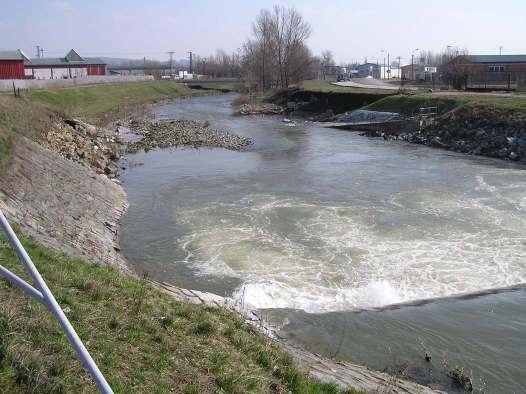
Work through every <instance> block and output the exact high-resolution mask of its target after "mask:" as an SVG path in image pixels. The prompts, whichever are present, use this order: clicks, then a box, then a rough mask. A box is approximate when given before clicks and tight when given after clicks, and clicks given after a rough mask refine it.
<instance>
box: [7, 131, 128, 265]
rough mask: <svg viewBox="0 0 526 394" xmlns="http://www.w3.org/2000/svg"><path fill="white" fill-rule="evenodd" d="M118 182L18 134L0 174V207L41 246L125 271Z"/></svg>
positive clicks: (122, 202) (123, 203) (123, 205)
mask: <svg viewBox="0 0 526 394" xmlns="http://www.w3.org/2000/svg"><path fill="white" fill-rule="evenodd" d="M127 207H128V202H127V198H126V193H125V192H124V190H123V189H122V188H121V186H120V185H118V184H117V183H115V182H114V181H112V180H110V179H109V178H108V177H107V176H106V175H104V174H97V173H96V172H95V171H94V170H92V169H91V168H90V167H89V166H87V165H85V164H83V163H82V164H81V163H80V162H75V161H73V160H70V159H67V158H66V157H65V155H63V154H61V153H58V152H55V151H53V150H50V149H46V148H44V147H42V146H41V145H40V144H38V143H36V142H33V141H30V140H28V139H26V138H20V139H19V140H18V141H17V143H16V145H15V148H14V152H13V156H12V161H11V163H10V165H9V168H8V169H7V170H6V171H5V172H4V173H3V174H1V175H0V209H2V211H3V212H4V213H5V214H6V216H7V218H8V220H10V221H11V222H12V223H13V224H14V223H16V224H17V225H18V226H19V227H20V229H21V230H22V231H24V233H25V234H28V235H29V236H31V237H33V238H34V239H35V240H36V241H38V242H39V243H41V244H43V245H44V246H47V247H51V248H53V249H56V250H60V251H63V252H65V253H67V254H69V255H70V256H73V257H77V258H81V259H84V260H87V261H91V262H93V263H96V264H100V263H105V264H108V265H112V266H114V267H117V268H118V269H119V270H121V271H128V267H127V265H126V263H125V261H124V259H123V258H122V257H121V256H120V254H119V253H118V250H119V247H118V234H119V225H118V223H119V219H120V217H121V215H122V214H123V213H124V212H125V211H126V209H127Z"/></svg>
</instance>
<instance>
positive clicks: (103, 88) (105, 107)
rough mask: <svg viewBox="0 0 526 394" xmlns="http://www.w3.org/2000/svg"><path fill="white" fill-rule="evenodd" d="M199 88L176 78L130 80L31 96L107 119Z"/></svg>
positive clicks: (89, 116) (90, 117)
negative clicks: (176, 80)
mask: <svg viewBox="0 0 526 394" xmlns="http://www.w3.org/2000/svg"><path fill="white" fill-rule="evenodd" d="M195 93H196V92H195V91H193V90H192V89H190V88H188V87H187V86H185V85H184V84H180V83H176V82H173V81H151V82H150V81H148V82H128V83H116V84H103V85H92V86H80V87H74V88H63V89H52V90H32V91H29V92H28V93H27V96H28V97H29V99H30V100H31V101H33V102H35V103H39V104H42V105H44V106H46V107H48V108H51V109H53V110H58V111H62V112H66V113H69V114H72V115H75V116H78V117H80V118H82V119H84V120H87V121H89V122H99V121H103V120H104V119H105V118H106V117H107V116H108V114H109V113H112V112H116V111H117V112H118V111H122V110H123V109H125V108H126V107H130V106H135V105H140V104H144V103H150V102H155V101H160V100H165V99H169V98H174V97H179V96H189V95H192V94H195Z"/></svg>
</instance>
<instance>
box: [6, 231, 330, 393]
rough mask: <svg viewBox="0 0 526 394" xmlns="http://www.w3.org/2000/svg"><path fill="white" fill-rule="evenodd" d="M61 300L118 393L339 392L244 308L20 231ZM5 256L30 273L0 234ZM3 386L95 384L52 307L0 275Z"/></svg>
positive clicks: (68, 388) (45, 389)
mask: <svg viewBox="0 0 526 394" xmlns="http://www.w3.org/2000/svg"><path fill="white" fill-rule="evenodd" d="M22 242H23V244H24V245H25V247H26V248H27V250H28V252H29V254H30V255H31V256H32V258H33V260H34V262H35V264H36V265H37V267H38V269H39V270H40V272H41V273H42V275H43V277H44V278H45V280H46V281H47V283H48V285H49V287H50V288H51V290H52V292H53V293H54V294H55V297H56V298H57V301H58V302H59V304H60V305H61V307H62V308H63V309H64V311H65V312H66V315H67V316H68V318H69V319H70V321H71V323H72V324H73V326H74V327H75V329H76V330H77V332H78V334H79V336H80V337H81V338H82V340H83V341H84V343H85V345H86V347H87V348H88V350H89V351H90V352H91V354H92V356H93V358H94V359H95V361H96V363H97V364H98V365H99V367H100V369H101V371H102V372H103V373H104V374H105V376H106V378H107V379H108V381H109V382H110V384H111V386H112V387H113V389H114V390H115V391H116V392H117V393H129V392H141V393H142V392H151V393H167V392H173V391H175V392H182V393H216V392H228V393H241V392H254V393H266V392H268V393H270V392H283V393H284V392H292V393H312V394H314V393H337V392H339V391H338V389H337V388H336V387H335V386H334V385H330V384H321V383H318V382H315V381H312V380H309V379H307V378H306V377H305V376H304V375H303V374H301V373H300V372H299V371H298V370H297V369H296V367H295V366H294V363H293V361H292V360H291V358H290V357H289V356H288V355H287V354H286V353H284V352H283V351H282V350H281V349H280V348H279V347H278V346H276V345H275V344H274V343H272V342H270V341H269V340H268V339H266V338H265V337H263V336H261V335H259V334H258V333H256V332H255V331H254V329H252V328H251V327H250V326H247V325H246V324H245V323H244V321H242V320H241V319H240V318H239V316H237V315H235V314H233V313H231V312H228V311H226V310H222V309H210V308H205V307H202V306H196V305H191V304H186V303H182V302H178V301H175V300H173V299H172V298H170V297H169V296H168V295H166V294H164V293H163V292H161V291H159V290H157V289H155V288H153V287H151V286H150V285H148V284H146V283H145V282H143V281H141V280H138V279H134V278H131V277H126V276H123V275H121V274H120V273H118V272H117V271H115V270H114V269H112V268H108V267H104V266H96V265H91V264H87V263H84V262H82V261H78V260H74V259H70V258H68V257H66V256H64V255H62V254H57V253H55V252H53V251H51V250H49V249H46V248H43V247H41V246H39V245H38V244H36V243H35V242H33V241H32V240H30V239H28V238H27V237H22ZM0 264H2V265H3V266H5V267H7V268H9V269H11V270H13V271H15V272H16V273H18V274H19V275H21V276H23V277H25V278H26V279H27V275H26V274H25V273H24V272H23V270H22V269H21V265H20V263H19V262H18V259H17V257H16V255H15V253H14V251H13V250H12V249H11V248H10V247H9V246H8V244H7V241H6V239H5V237H4V236H3V235H2V236H0ZM0 299H1V300H2V301H1V302H0V387H1V388H2V391H3V392H9V393H25V392H34V393H69V392H84V393H90V392H95V391H96V389H95V386H94V384H93V383H92V381H91V380H90V378H89V376H88V375H87V373H86V372H85V371H84V369H83V367H82V365H81V363H80V362H79V360H78V359H77V357H76V356H75V354H74V352H73V350H72V348H71V346H70V345H69V343H68V342H67V340H66V338H65V337H64V335H63V333H62V331H61V330H60V328H59V326H58V324H57V323H56V322H55V321H54V319H53V318H52V316H51V313H50V312H49V311H48V310H47V309H46V308H45V307H43V306H42V305H40V304H38V303H37V302H36V301H33V300H31V299H30V298H29V297H28V296H26V295H25V294H23V293H22V291H20V290H19V289H17V288H15V287H13V286H11V285H9V284H8V282H7V281H5V280H3V279H0Z"/></svg>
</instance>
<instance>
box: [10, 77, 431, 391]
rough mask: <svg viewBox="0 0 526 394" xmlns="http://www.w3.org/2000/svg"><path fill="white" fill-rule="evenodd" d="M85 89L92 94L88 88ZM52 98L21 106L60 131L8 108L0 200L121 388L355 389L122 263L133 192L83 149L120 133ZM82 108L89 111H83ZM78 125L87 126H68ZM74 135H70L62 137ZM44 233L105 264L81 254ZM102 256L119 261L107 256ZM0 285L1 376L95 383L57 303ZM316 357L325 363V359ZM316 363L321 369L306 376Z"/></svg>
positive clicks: (71, 385) (51, 385)
mask: <svg viewBox="0 0 526 394" xmlns="http://www.w3.org/2000/svg"><path fill="white" fill-rule="evenodd" d="M121 86H122V85H121ZM86 89H89V88H86ZM99 93H100V92H99ZM61 94H66V95H68V94H71V93H69V92H47V93H46V96H45V97H56V96H57V95H58V97H60V95H61ZM75 94H76V95H79V96H81V97H82V96H84V93H83V92H82V91H78V92H77V93H75ZM24 100H26V99H24ZM79 101H81V99H79ZM50 102H51V101H48V103H47V105H46V107H47V108H43V107H42V106H40V105H38V104H36V103H35V102H33V101H31V100H27V101H24V102H20V101H18V102H17V103H16V104H15V105H22V108H21V109H24V108H23V107H24V105H23V104H25V105H27V107H26V108H25V111H26V112H27V111H30V112H32V113H34V114H35V118H34V121H35V124H37V123H38V122H39V121H43V120H44V119H47V118H49V119H48V120H49V123H44V124H42V126H44V125H45V126H48V125H50V126H52V127H56V123H54V122H56V121H57V119H62V120H63V121H64V123H63V124H61V127H60V128H59V129H56V128H55V129H53V130H54V132H53V133H49V132H45V131H49V130H48V129H46V127H42V129H36V130H34V131H33V132H32V133H31V134H28V135H27V136H20V135H16V136H15V135H13V130H16V129H21V125H20V124H19V122H18V120H17V119H16V118H14V117H13V115H12V114H11V113H10V112H9V111H7V114H8V116H7V119H8V120H9V121H10V123H9V125H10V126H9V127H7V126H5V123H4V124H3V125H4V128H3V129H2V134H3V135H9V138H11V137H13V139H12V140H11V141H12V142H13V143H12V144H11V145H10V146H9V160H6V162H5V167H4V168H5V170H4V173H3V176H2V177H1V178H0V190H1V194H0V202H1V206H2V210H3V211H4V212H5V213H6V215H7V217H8V218H9V220H11V221H12V222H13V223H16V224H17V225H18V226H19V228H20V229H21V230H22V232H23V233H26V234H29V235H31V236H32V237H33V238H34V239H36V240H37V241H38V242H35V241H33V240H32V239H30V238H28V237H23V243H24V244H25V245H26V247H27V248H28V252H29V254H30V255H31V256H32V257H33V259H34V261H35V263H36V265H37V267H38V268H39V269H40V270H41V272H42V274H43V276H44V278H46V281H47V282H48V284H49V286H50V288H51V289H52V291H53V292H54V293H55V295H56V297H57V300H58V301H59V303H60V304H61V305H62V306H63V308H65V310H66V313H67V315H68V317H69V318H70V319H71V321H72V323H73V325H74V326H75V327H76V328H77V330H78V332H79V334H80V336H81V337H82V338H83V339H84V341H85V344H86V346H87V347H88V349H90V351H91V352H92V355H93V356H94V359H95V360H96V362H97V363H98V364H99V366H100V367H101V370H102V371H103V373H105V375H106V377H107V378H108V380H109V382H110V384H111V385H112V386H113V387H114V389H115V390H116V391H117V392H125V391H127V390H129V389H130V388H132V389H133V390H135V391H139V392H143V391H151V390H161V391H163V390H164V391H168V390H169V389H170V388H172V387H178V388H180V390H181V391H182V392H188V393H193V392H217V391H218V390H223V391H227V392H244V391H256V392H285V391H290V392H294V393H304V392H313V393H334V392H340V391H342V390H343V391H345V392H351V393H352V392H354V391H353V389H346V388H342V387H339V386H338V385H337V384H340V385H342V383H341V381H340V382H338V381H337V380H336V382H335V383H334V380H335V379H334V377H333V378H330V374H328V375H327V374H324V373H322V369H323V368H322V367H320V366H319V365H318V367H317V368H314V367H313V365H314V364H313V363H304V364H303V365H302V370H301V372H300V371H299V370H298V369H297V368H296V366H295V363H294V361H293V359H292V358H291V357H290V356H289V355H288V354H287V351H286V349H285V350H284V349H283V347H282V346H281V345H279V344H277V343H274V342H273V341H271V340H270V339H268V338H265V337H264V336H262V335H259V334H257V333H256V332H255V331H254V330H253V329H252V328H251V327H250V326H248V325H246V324H245V323H244V322H243V320H242V319H240V317H239V315H236V314H235V313H232V312H229V311H226V310H224V309H222V308H218V309H214V310H211V309H209V308H208V307H206V306H204V305H201V306H192V305H190V304H189V303H188V302H187V301H188V300H184V301H174V300H172V299H170V298H169V297H166V296H164V295H163V294H162V293H161V292H160V290H157V289H155V288H153V287H151V286H150V285H148V284H146V283H145V282H143V281H140V280H138V279H135V278H133V277H129V276H127V275H125V276H123V275H122V274H121V273H119V272H118V271H121V272H125V273H130V272H129V271H130V270H129V267H128V266H127V264H126V262H124V260H123V259H122V257H120V254H119V253H118V252H119V246H118V244H117V240H118V230H119V219H120V216H121V215H122V214H123V212H124V211H125V210H126V207H127V201H126V200H127V199H126V194H125V193H124V191H123V189H122V188H121V186H120V185H119V184H118V182H114V181H112V180H110V179H109V178H108V176H109V175H111V174H107V173H106V171H102V172H104V173H100V174H97V173H96V171H95V170H96V167H93V163H91V161H90V157H89V156H88V155H86V154H81V152H82V151H81V150H78V147H79V146H80V145H82V144H87V145H88V146H89V147H90V148H91V149H92V150H93V151H98V150H101V151H102V150H105V149H100V148H97V149H95V148H96V147H99V146H100V144H101V143H102V142H103V141H105V140H106V138H108V141H105V142H107V143H110V144H114V143H115V144H118V141H117V140H114V141H111V138H110V137H109V136H106V137H103V136H102V135H101V134H100V129H99V128H97V127H94V126H91V125H89V124H87V123H85V122H84V121H79V120H73V119H72V118H68V117H66V118H64V117H62V116H63V114H59V113H57V112H55V111H54V110H52V108H53V107H52V104H49V103H50ZM59 102H60V100H59ZM79 105H80V104H79ZM97 108H98V109H97V110H95V109H94V108H92V109H91V110H90V111H88V112H84V113H90V114H91V115H89V116H87V117H86V118H84V119H94V118H98V119H101V120H104V121H107V120H108V117H107V116H104V114H103V112H100V111H101V110H102V108H106V107H105V106H99V105H97ZM115 110H116V111H118V108H117V107H116V108H115ZM79 113H83V112H82V111H74V112H73V114H75V115H77V116H78V114H79ZM91 116H93V118H92V117H91ZM4 120H5V119H4ZM66 120H67V121H66ZM11 126H13V127H11ZM28 126H31V124H29V125H28ZM67 127H69V128H67ZM64 128H67V129H64ZM77 134H78V135H80V136H81V137H79V138H76V137H73V138H72V139H70V138H69V137H65V136H67V135H70V136H76V135H77ZM43 136H45V137H46V139H45V140H43V139H42V138H43ZM53 136H55V137H56V139H53V138H54V137H53ZM50 138H51V140H50ZM64 138H66V140H67V141H68V142H70V143H71V145H68V144H63V142H64V141H65V140H64ZM32 139H33V140H32ZM80 142H82V143H80ZM46 144H47V145H46ZM65 146H66V147H68V146H69V147H70V148H71V147H73V146H74V148H73V150H71V149H65ZM107 152H110V150H107ZM112 154H113V153H109V154H108V155H112ZM108 157H109V156H108ZM112 160H113V161H114V160H115V157H114V158H113V159H112ZM42 244H44V245H46V246H47V247H50V248H51V249H55V250H60V251H62V252H65V253H67V254H68V255H70V256H74V257H77V258H80V259H82V260H87V261H90V262H91V263H94V264H88V263H85V262H83V261H80V260H75V259H71V258H69V257H67V256H66V255H62V254H60V253H57V252H53V251H52V250H51V249H48V248H47V247H44V246H42ZM0 257H1V260H2V265H4V266H6V267H7V268H9V269H12V270H13V271H14V272H16V273H18V274H20V275H21V276H22V277H24V276H25V275H24V273H23V272H21V271H20V265H19V264H18V263H17V258H16V256H15V254H14V252H13V251H12V250H11V249H10V248H9V246H8V244H7V242H6V240H5V238H3V237H1V238H0ZM101 263H104V264H105V265H109V266H113V267H114V268H110V267H104V266H99V264H101ZM0 292H2V293H3V294H2V298H3V299H8V300H9V302H8V303H2V305H1V306H0V308H1V309H0V323H1V324H0V350H1V353H0V355H1V356H2V357H1V358H0V383H1V385H2V387H7V388H9V390H14V391H16V390H22V391H27V390H33V389H35V388H38V389H39V390H43V391H51V390H55V391H56V390H58V391H65V392H68V391H79V390H83V391H88V392H90V391H93V390H94V386H93V385H91V383H90V379H89V377H88V376H87V375H86V374H85V372H84V370H83V368H82V366H81V364H80V363H79V362H78V360H77V359H76V357H75V356H74V354H73V352H72V350H71V349H70V347H69V345H68V343H67V342H66V340H65V338H64V337H63V336H62V335H61V332H60V330H59V329H58V327H57V326H56V324H55V323H54V322H53V320H52V319H51V317H50V316H49V314H48V313H47V311H46V310H45V309H44V308H43V307H41V306H38V305H34V302H33V301H31V300H29V299H26V298H25V296H24V295H23V294H22V293H21V292H20V291H19V290H17V289H16V288H13V287H10V286H2V287H0ZM14 305H17V307H16V308H15V307H14ZM20 305H23V308H20ZM130 311H133V314H132V316H133V317H132V318H131V317H130ZM28 328H29V331H28ZM138 344H140V345H139V346H138ZM196 349H198V351H196ZM123 354H126V355H127V357H122V355H123ZM310 357H311V358H312V357H313V356H312V355H311V356H310ZM315 359H316V360H317V361H316V362H317V363H318V364H319V363H322V364H323V360H322V359H317V358H315ZM182 365H184V368H182V367H181V366H182ZM313 368H314V369H313ZM328 370H330V368H329V369H328ZM203 371H206V372H203ZM310 371H312V374H313V377H314V378H315V379H314V380H313V379H311V378H307V374H309V373H310ZM361 371H362V372H361V373H360V374H359V375H357V376H355V377H354V379H356V384H355V386H356V387H365V388H367V387H374V386H364V385H363V384H368V385H370V384H373V383H374V380H371V379H370V376H375V374H377V373H375V372H370V373H368V372H367V370H366V369H363V370H361ZM367 376H369V378H368V377H367ZM378 376H380V375H378ZM318 379H321V380H325V381H328V382H329V383H319V381H318ZM382 381H383V382H382ZM330 382H333V383H330ZM360 382H362V383H360ZM380 382H382V383H381V384H382V386H378V387H385V385H386V384H388V386H387V387H393V390H395V391H393V392H396V390H397V389H396V387H398V386H399V385H400V387H414V390H415V391H414V392H425V389H420V388H419V386H417V385H413V384H411V383H404V382H398V380H397V379H391V378H390V377H389V376H387V375H385V376H384V375H381V376H380ZM347 383H349V382H347ZM360 384H361V385H360ZM422 390H424V391H422Z"/></svg>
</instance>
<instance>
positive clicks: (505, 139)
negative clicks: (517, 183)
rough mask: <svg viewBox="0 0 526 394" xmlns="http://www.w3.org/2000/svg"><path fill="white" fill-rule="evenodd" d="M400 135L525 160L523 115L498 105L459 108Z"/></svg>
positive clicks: (413, 139)
mask: <svg viewBox="0 0 526 394" xmlns="http://www.w3.org/2000/svg"><path fill="white" fill-rule="evenodd" d="M401 138H402V139H404V140H406V141H409V142H414V143H419V144H424V145H429V146H434V147H439V148H444V149H449V150H454V151H457V152H462V153H467V154H472V155H481V156H487V157H496V158H499V159H505V160H511V161H522V162H525V161H526V116H525V115H524V114H522V113H515V112H513V111H508V110H504V109H501V108H495V107H489V106H486V107H476V106H472V107H465V108H459V109H457V110H455V111H451V112H450V113H448V114H446V115H444V116H442V117H439V118H437V119H436V121H435V122H432V123H431V124H429V125H428V126H426V127H424V128H423V129H422V130H421V131H417V132H412V133H405V134H402V135H401Z"/></svg>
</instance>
